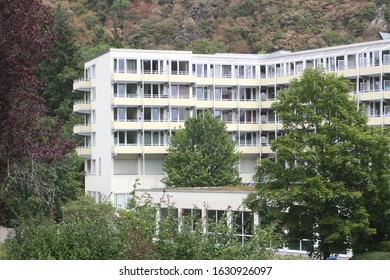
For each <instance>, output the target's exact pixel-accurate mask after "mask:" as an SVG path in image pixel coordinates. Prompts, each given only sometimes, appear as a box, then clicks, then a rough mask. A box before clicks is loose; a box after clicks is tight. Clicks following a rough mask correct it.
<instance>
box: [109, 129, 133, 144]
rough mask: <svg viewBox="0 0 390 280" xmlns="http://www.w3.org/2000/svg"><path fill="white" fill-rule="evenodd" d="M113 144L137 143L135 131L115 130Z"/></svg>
mask: <svg viewBox="0 0 390 280" xmlns="http://www.w3.org/2000/svg"><path fill="white" fill-rule="evenodd" d="M114 144H115V145H116V146H133V145H137V144H138V133H137V131H115V132H114Z"/></svg>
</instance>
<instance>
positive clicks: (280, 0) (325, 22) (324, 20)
mask: <svg viewBox="0 0 390 280" xmlns="http://www.w3.org/2000/svg"><path fill="white" fill-rule="evenodd" d="M44 2H45V4H46V5H48V6H51V7H54V6H55V4H57V3H61V5H62V6H63V7H65V8H66V9H67V10H68V12H69V13H70V14H71V23H72V27H73V28H74V30H75V32H76V36H77V42H78V43H79V44H80V45H83V46H96V45H98V44H108V45H110V46H114V47H130V48H143V49H144V48H150V49H175V50H192V51H194V52H197V53H214V52H236V53H259V52H272V51H276V50H280V49H285V50H292V51H297V50H304V49H311V48H318V47H326V46H334V45H340V44H346V43H352V42H360V41H370V40H374V39H378V32H379V31H382V32H386V31H388V30H389V28H390V27H389V23H390V3H389V1H388V0H371V1H370V0H342V1H340V0H146V1H144V0H134V1H130V0H69V1H59V0H45V1H44Z"/></svg>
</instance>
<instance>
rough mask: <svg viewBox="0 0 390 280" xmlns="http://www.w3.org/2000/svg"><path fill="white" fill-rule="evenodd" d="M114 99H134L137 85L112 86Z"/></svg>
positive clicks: (121, 84)
mask: <svg viewBox="0 0 390 280" xmlns="http://www.w3.org/2000/svg"><path fill="white" fill-rule="evenodd" d="M113 94H114V97H121V98H124V97H128V98H129V97H136V96H137V84H124V83H114V85H113Z"/></svg>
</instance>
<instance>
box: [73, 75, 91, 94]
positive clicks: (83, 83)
mask: <svg viewBox="0 0 390 280" xmlns="http://www.w3.org/2000/svg"><path fill="white" fill-rule="evenodd" d="M90 90H91V81H90V80H86V79H84V78H79V79H76V80H74V81H73V91H90Z"/></svg>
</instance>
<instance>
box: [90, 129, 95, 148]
mask: <svg viewBox="0 0 390 280" xmlns="http://www.w3.org/2000/svg"><path fill="white" fill-rule="evenodd" d="M91 145H92V146H95V145H96V132H92V133H91Z"/></svg>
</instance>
